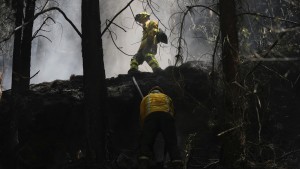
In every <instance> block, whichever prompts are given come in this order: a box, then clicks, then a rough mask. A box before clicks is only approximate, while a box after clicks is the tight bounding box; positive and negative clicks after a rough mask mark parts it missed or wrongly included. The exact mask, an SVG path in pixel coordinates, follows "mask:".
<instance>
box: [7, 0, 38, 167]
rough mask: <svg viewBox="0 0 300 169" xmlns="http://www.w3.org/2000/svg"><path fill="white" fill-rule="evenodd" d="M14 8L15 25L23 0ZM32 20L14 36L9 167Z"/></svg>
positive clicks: (30, 4)
mask: <svg viewBox="0 0 300 169" xmlns="http://www.w3.org/2000/svg"><path fill="white" fill-rule="evenodd" d="M16 3H17V9H16V23H15V25H16V27H19V26H20V25H22V24H23V16H24V14H23V9H24V1H23V0H18V1H16ZM34 11H35V0H27V1H26V9H25V19H24V23H26V22H28V21H29V20H30V19H32V18H33V17H34ZM32 28H33V22H30V23H28V24H27V25H26V26H25V27H24V28H22V29H19V30H18V31H16V33H15V37H14V51H13V70H12V72H13V73H12V102H11V117H10V120H11V121H10V129H9V132H10V138H9V139H8V142H9V145H10V147H9V150H8V151H9V154H10V155H9V159H10V160H9V168H16V167H17V166H16V164H17V157H16V153H17V150H16V147H17V145H18V144H19V138H18V137H19V136H18V116H19V112H20V105H21V104H20V103H21V102H22V101H23V97H24V95H25V94H26V93H27V92H28V91H29V83H30V59H31V41H32Z"/></svg>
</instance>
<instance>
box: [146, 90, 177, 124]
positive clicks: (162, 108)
mask: <svg viewBox="0 0 300 169" xmlns="http://www.w3.org/2000/svg"><path fill="white" fill-rule="evenodd" d="M158 111H159V112H166V113H170V114H171V115H172V116H174V107H173V103H172V99H171V98H170V97H169V96H167V95H165V94H163V93H149V94H148V95H147V96H145V97H144V98H143V100H142V102H141V105H140V120H141V125H143V124H144V120H145V118H146V117H147V116H148V115H149V114H151V113H152V112H158Z"/></svg>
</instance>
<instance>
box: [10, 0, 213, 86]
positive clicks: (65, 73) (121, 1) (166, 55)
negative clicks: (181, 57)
mask: <svg viewBox="0 0 300 169" xmlns="http://www.w3.org/2000/svg"><path fill="white" fill-rule="evenodd" d="M129 1H130V0H110V1H108V0H100V15H101V29H102V30H103V29H104V28H105V26H106V24H105V22H106V20H111V19H112V18H113V17H114V16H115V14H117V13H118V12H119V11H120V10H121V9H122V8H124V7H125V6H126V5H127V4H128V2H129ZM37 2H39V4H37V11H36V12H38V11H39V10H41V7H43V6H44V3H45V2H46V0H44V1H37ZM177 2H178V1H177V0H164V1H161V0H152V5H153V8H152V10H151V9H149V7H146V6H147V3H146V1H142V0H135V1H134V2H133V3H132V4H131V5H130V7H131V9H132V11H131V9H130V8H127V9H126V10H124V11H123V12H122V13H121V14H120V15H119V16H118V17H117V18H116V19H115V20H114V23H115V24H116V25H118V26H120V27H122V28H123V29H125V30H126V32H125V31H124V30H122V29H121V28H119V27H118V26H116V25H114V24H113V25H111V27H110V30H111V31H112V32H113V37H114V38H117V39H115V42H116V44H117V46H118V47H119V48H120V49H121V50H122V51H123V52H125V53H127V54H130V55H134V54H135V53H136V52H137V50H138V48H139V45H140V41H141V37H142V28H141V27H140V26H139V25H137V24H136V23H135V22H134V15H135V14H137V13H140V12H142V11H144V10H146V11H147V12H148V13H150V14H151V16H150V19H152V20H157V21H158V19H157V18H159V22H160V23H159V27H160V28H161V29H163V30H164V31H165V32H166V34H167V35H171V34H170V29H172V27H173V26H174V24H176V22H179V20H178V18H179V17H174V18H173V19H175V22H173V20H172V21H170V17H171V16H172V14H173V13H175V12H177V11H180V9H179V5H177ZM197 2H198V3H199V2H200V1H197ZM181 5H182V6H181V7H182V8H183V9H184V8H185V5H188V4H186V3H185V2H184V1H182V3H181ZM52 6H58V7H59V8H60V9H62V10H63V11H64V12H65V14H66V15H67V16H68V18H69V19H70V20H71V21H72V22H73V23H74V24H75V25H76V27H77V28H78V29H79V30H80V31H81V0H56V1H51V0H50V1H49V3H48V4H47V6H46V8H49V7H52ZM153 12H154V13H155V15H154V14H153ZM47 16H49V17H51V18H53V20H55V23H53V22H52V21H51V20H50V19H48V21H47V25H45V26H44V27H43V30H45V31H41V32H40V33H39V34H38V35H43V36H45V37H47V38H45V37H42V36H39V37H37V38H35V39H34V40H33V42H32V59H31V75H34V74H36V73H37V72H38V71H39V73H38V74H37V75H36V76H34V77H33V78H32V79H31V84H36V83H41V82H45V81H53V80H56V79H69V77H70V75H72V74H76V75H82V53H81V39H80V37H79V36H78V35H77V33H76V32H75V30H74V29H73V28H72V27H71V26H70V24H69V23H68V22H67V21H66V20H65V19H64V17H63V16H62V15H61V14H60V13H59V12H58V11H52V12H48V13H47V15H43V16H40V17H39V18H38V19H37V20H35V23H34V32H35V31H36V30H37V29H38V28H39V27H40V25H41V24H42V23H43V21H44V19H45V18H46V17H47ZM176 19H177V20H176ZM170 24H172V25H170ZM189 24H190V21H187V25H189ZM185 30H187V31H186V32H184V36H187V37H188V36H192V35H191V34H190V33H189V31H190V27H189V26H186V29H185ZM177 32H178V31H177ZM177 36H178V35H174V36H170V38H169V44H162V45H159V48H158V53H157V55H156V58H157V60H158V62H159V64H160V66H161V67H162V68H163V69H164V68H166V67H167V66H169V65H173V64H174V62H175V57H174V56H175V55H176V48H175V47H174V46H172V45H171V42H173V44H175V45H176V40H175V41H173V40H174V38H176V37H177ZM49 40H51V42H50V41H49ZM102 41H103V49H104V64H105V71H106V77H107V78H110V77H115V76H118V75H119V74H127V71H128V70H129V68H130V59H131V57H132V56H127V55H125V54H123V53H122V52H121V51H119V50H118V49H117V48H116V47H115V45H114V44H113V41H112V39H111V37H110V34H109V32H108V31H107V32H106V33H105V34H104V35H103V36H102ZM186 41H187V44H188V46H189V50H190V52H191V54H192V55H193V56H194V57H198V56H201V55H202V54H203V53H206V52H207V51H211V48H210V49H208V48H207V47H203V46H204V45H201V44H200V43H199V41H197V42H196V41H195V40H194V39H192V38H188V39H186ZM195 42H196V43H195ZM205 48H206V49H205ZM210 53H212V52H210ZM193 56H192V57H193ZM139 69H140V70H141V71H147V72H152V70H151V68H150V67H149V66H148V65H147V63H146V62H144V64H143V65H140V66H139ZM6 79H8V78H6ZM4 85H5V89H9V88H10V81H7V80H6V81H5V83H4Z"/></svg>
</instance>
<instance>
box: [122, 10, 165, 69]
mask: <svg viewBox="0 0 300 169" xmlns="http://www.w3.org/2000/svg"><path fill="white" fill-rule="evenodd" d="M134 19H135V21H136V22H138V23H140V24H141V25H142V27H143V37H142V41H141V45H140V48H139V50H138V52H137V54H135V55H134V56H133V57H132V59H131V61H130V69H129V71H128V73H132V72H137V71H138V66H139V65H141V64H143V62H144V61H146V62H147V63H148V65H149V66H150V67H151V68H152V71H153V72H159V71H161V70H162V69H161V68H160V66H159V64H158V62H157V60H156V59H155V54H156V52H157V44H158V43H159V42H163V43H168V38H167V36H166V34H165V33H164V32H163V31H162V30H161V29H158V22H157V21H153V20H150V14H148V13H147V12H142V13H139V14H137V15H136V16H135V18H134Z"/></svg>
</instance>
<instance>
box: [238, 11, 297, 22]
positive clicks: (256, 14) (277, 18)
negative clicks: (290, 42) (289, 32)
mask: <svg viewBox="0 0 300 169" xmlns="http://www.w3.org/2000/svg"><path fill="white" fill-rule="evenodd" d="M241 15H252V16H259V17H263V18H269V19H273V20H279V21H283V22H288V23H292V24H296V25H299V24H300V23H299V22H295V21H291V20H286V19H283V18H279V17H272V16H267V15H263V14H260V13H252V12H245V13H240V14H238V15H237V16H241Z"/></svg>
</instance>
